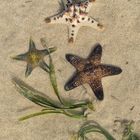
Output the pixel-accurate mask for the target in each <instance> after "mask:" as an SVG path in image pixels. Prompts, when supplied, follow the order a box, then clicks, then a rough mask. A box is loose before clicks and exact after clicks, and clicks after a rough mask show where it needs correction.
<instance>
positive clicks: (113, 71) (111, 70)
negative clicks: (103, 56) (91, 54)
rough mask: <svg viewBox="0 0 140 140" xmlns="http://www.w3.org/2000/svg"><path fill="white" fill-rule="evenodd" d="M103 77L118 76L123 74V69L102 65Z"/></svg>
mask: <svg viewBox="0 0 140 140" xmlns="http://www.w3.org/2000/svg"><path fill="white" fill-rule="evenodd" d="M101 69H102V75H103V77H106V76H111V75H118V74H120V73H121V72H122V69H121V68H119V67H116V66H109V65H101Z"/></svg>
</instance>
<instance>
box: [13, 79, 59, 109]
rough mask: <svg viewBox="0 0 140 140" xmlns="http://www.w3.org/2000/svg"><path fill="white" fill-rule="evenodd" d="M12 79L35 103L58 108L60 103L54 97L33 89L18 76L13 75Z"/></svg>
mask: <svg viewBox="0 0 140 140" xmlns="http://www.w3.org/2000/svg"><path fill="white" fill-rule="evenodd" d="M12 81H13V83H14V84H15V85H16V88H17V90H18V92H19V93H20V94H21V95H23V96H24V97H26V98H27V99H29V100H30V101H32V102H34V103H35V104H37V105H40V106H42V107H50V108H58V105H56V104H55V102H54V101H53V100H52V99H50V98H49V97H47V98H45V97H43V96H40V95H38V94H40V92H38V91H37V90H35V89H33V88H32V87H30V86H29V85H27V84H26V83H24V82H23V81H22V80H20V79H18V78H17V77H13V78H12Z"/></svg>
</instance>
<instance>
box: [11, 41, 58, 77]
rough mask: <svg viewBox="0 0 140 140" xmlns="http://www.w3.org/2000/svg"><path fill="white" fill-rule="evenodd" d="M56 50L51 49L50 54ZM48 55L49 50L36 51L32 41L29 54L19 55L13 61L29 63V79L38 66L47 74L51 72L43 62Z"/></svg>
mask: <svg viewBox="0 0 140 140" xmlns="http://www.w3.org/2000/svg"><path fill="white" fill-rule="evenodd" d="M55 50H56V48H49V51H50V53H52V52H54V51H55ZM48 54H49V52H48V50H47V49H44V50H38V49H36V46H35V43H34V41H33V40H32V39H30V42H29V50H28V52H26V53H24V54H20V55H17V56H15V57H13V59H16V60H21V61H26V62H27V68H26V72H25V76H26V77H28V76H29V75H30V74H31V72H32V71H33V69H34V68H36V67H37V66H39V67H41V68H42V69H43V70H45V71H47V72H48V71H49V70H48V69H49V66H48V65H47V64H46V63H45V61H44V60H43V59H44V57H45V56H46V55H48Z"/></svg>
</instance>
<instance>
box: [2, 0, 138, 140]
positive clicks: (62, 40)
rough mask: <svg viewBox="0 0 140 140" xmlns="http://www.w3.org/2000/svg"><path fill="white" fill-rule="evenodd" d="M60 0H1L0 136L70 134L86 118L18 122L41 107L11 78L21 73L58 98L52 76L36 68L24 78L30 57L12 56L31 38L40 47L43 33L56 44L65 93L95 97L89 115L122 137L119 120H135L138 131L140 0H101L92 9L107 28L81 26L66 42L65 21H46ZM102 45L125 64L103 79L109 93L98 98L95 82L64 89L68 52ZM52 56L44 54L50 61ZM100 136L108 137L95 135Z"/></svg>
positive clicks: (65, 139) (54, 138) (13, 139)
mask: <svg viewBox="0 0 140 140" xmlns="http://www.w3.org/2000/svg"><path fill="white" fill-rule="evenodd" d="M59 2H60V0H41V1H40V0H31V1H30V0H29V1H28V0H4V1H3V0H0V48H1V51H0V66H1V67H0V140H69V139H70V136H71V134H72V133H73V132H76V131H77V130H79V127H80V126H81V125H82V124H83V120H76V119H71V118H68V117H67V116H64V115H55V114H53V115H44V116H40V117H35V118H32V119H29V120H27V121H23V122H19V121H18V118H19V117H21V116H23V115H27V114H30V113H32V112H36V111H39V110H40V109H41V108H40V107H39V106H37V105H35V104H34V103H32V102H30V101H28V100H27V99H25V98H24V97H23V96H21V95H20V94H19V93H18V92H17V91H16V89H15V86H14V85H13V83H12V82H11V77H12V76H13V75H14V76H17V77H19V78H20V79H22V80H24V81H25V82H26V83H28V84H29V85H30V86H32V87H34V88H36V89H37V90H39V91H41V92H44V93H45V94H47V95H48V96H50V97H52V98H55V96H54V94H53V90H52V87H51V84H50V81H49V76H48V75H47V74H46V73H45V72H44V71H43V70H42V69H40V68H36V69H35V70H34V71H33V72H32V74H31V76H29V77H28V78H25V69H26V63H24V62H20V61H15V60H12V59H11V56H14V55H17V54H21V53H24V52H26V51H27V50H28V46H29V45H28V44H29V38H30V36H32V39H33V40H34V41H35V43H36V46H37V48H38V49H43V48H42V46H41V43H40V38H41V37H45V38H46V39H47V42H48V46H49V47H51V46H55V47H57V51H56V52H54V53H53V54H52V57H53V62H54V65H55V68H56V75H57V81H58V84H59V90H60V91H61V93H62V96H64V97H67V98H70V99H77V100H81V99H87V98H88V99H94V104H95V108H96V111H95V112H93V113H92V114H90V115H89V117H88V120H94V121H97V122H98V123H100V124H101V125H102V126H103V127H104V128H106V129H107V130H108V131H109V132H110V133H111V134H112V135H113V136H114V137H115V138H116V139H117V140H121V136H122V130H121V129H122V128H121V126H120V125H118V124H115V123H114V121H115V120H123V119H127V120H133V121H134V122H135V124H134V129H135V131H136V132H137V133H138V134H140V64H139V63H140V39H139V37H140V1H139V0H97V1H96V2H95V3H94V4H93V6H92V8H91V10H90V12H89V15H90V16H91V17H94V18H95V19H97V20H98V21H100V22H101V23H102V24H103V25H104V26H105V30H104V31H103V32H98V31H96V30H94V29H92V28H89V27H82V28H81V29H80V31H79V33H78V36H77V38H76V41H75V43H74V44H72V45H70V44H69V43H68V28H67V26H66V25H62V24H60V25H58V24H56V25H55V24H54V25H51V24H49V25H48V24H46V23H45V22H44V19H45V18H46V17H48V16H51V15H54V14H56V13H57V12H59V9H60V5H59ZM97 42H98V43H100V44H101V45H102V46H103V55H102V63H105V64H112V65H116V66H119V67H121V68H122V70H123V72H122V73H121V74H119V75H116V76H110V77H106V78H104V79H103V80H102V82H103V88H104V94H105V98H104V100H103V101H101V102H100V101H97V100H95V96H94V94H93V93H92V90H91V88H90V87H89V86H88V85H87V84H85V85H84V87H82V86H80V87H78V88H75V89H74V90H71V91H69V92H66V91H65V90H64V85H65V83H66V81H67V80H68V79H69V78H70V76H71V75H72V73H73V72H74V71H75V68H74V67H73V66H72V65H70V64H69V63H68V62H67V61H66V59H65V54H67V53H72V54H76V55H79V56H81V57H83V58H86V57H87V56H88V55H89V53H90V52H91V50H92V49H93V46H94V44H96V43H97ZM47 60H48V58H47V57H46V62H47ZM94 136H95V137H94V139H96V140H104V139H105V138H104V137H98V136H96V135H94Z"/></svg>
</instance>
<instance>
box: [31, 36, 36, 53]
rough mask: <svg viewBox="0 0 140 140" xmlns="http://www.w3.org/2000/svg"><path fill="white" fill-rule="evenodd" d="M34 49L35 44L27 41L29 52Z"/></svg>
mask: <svg viewBox="0 0 140 140" xmlns="http://www.w3.org/2000/svg"><path fill="white" fill-rule="evenodd" d="M35 49H36V46H35V43H34V41H33V40H32V39H31V38H30V41H29V52H31V51H33V50H35Z"/></svg>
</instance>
